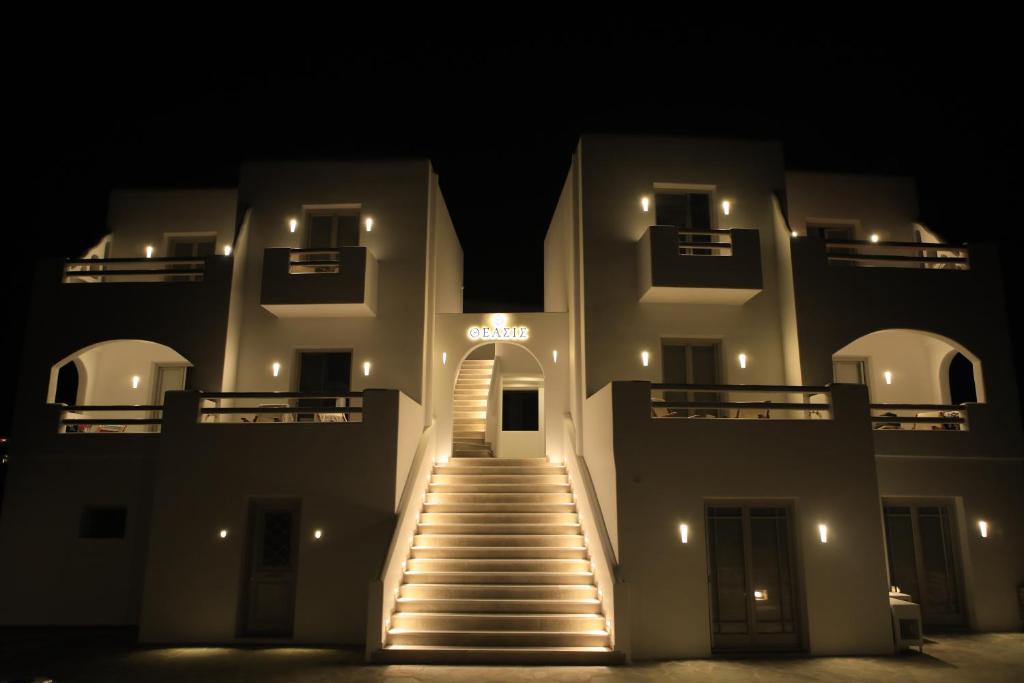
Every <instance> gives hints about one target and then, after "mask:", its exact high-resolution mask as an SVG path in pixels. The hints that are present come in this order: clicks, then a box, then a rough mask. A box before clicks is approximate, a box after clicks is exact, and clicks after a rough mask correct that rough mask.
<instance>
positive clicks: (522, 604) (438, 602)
mask: <svg viewBox="0 0 1024 683" xmlns="http://www.w3.org/2000/svg"><path fill="white" fill-rule="evenodd" d="M396 610H397V611H398V612H414V613H419V614H424V613H439V614H444V613H452V612H453V613H457V614H467V613H474V612H476V613H480V612H483V613H485V614H498V613H502V612H512V613H519V614H600V613H601V601H600V600H595V599H585V600H515V599H507V598H506V599H501V598H476V599H459V598H399V599H398V600H397V602H396ZM602 618H603V617H602ZM392 624H394V621H392Z"/></svg>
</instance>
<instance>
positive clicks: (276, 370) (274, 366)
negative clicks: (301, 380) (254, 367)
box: [270, 361, 281, 377]
mask: <svg viewBox="0 0 1024 683" xmlns="http://www.w3.org/2000/svg"><path fill="white" fill-rule="evenodd" d="M270 371H271V372H272V373H274V377H277V376H278V375H280V374H281V364H280V363H278V362H277V361H274V362H273V363H272V364H271V365H270Z"/></svg>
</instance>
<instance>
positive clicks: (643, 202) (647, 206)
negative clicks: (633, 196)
mask: <svg viewBox="0 0 1024 683" xmlns="http://www.w3.org/2000/svg"><path fill="white" fill-rule="evenodd" d="M640 208H641V209H643V211H644V213H647V212H648V211H650V210H651V199H650V197H647V196H644V197H641V198H640Z"/></svg>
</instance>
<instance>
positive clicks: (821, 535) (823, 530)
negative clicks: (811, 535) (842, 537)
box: [818, 524, 828, 543]
mask: <svg viewBox="0 0 1024 683" xmlns="http://www.w3.org/2000/svg"><path fill="white" fill-rule="evenodd" d="M818 539H819V540H820V541H821V542H822V543H828V525H827V524H819V525H818Z"/></svg>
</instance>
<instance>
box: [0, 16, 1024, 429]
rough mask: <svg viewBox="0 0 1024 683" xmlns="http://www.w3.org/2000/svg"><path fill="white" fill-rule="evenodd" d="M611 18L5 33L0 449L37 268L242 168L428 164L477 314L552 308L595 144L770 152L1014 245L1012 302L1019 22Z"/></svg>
mask: <svg viewBox="0 0 1024 683" xmlns="http://www.w3.org/2000/svg"><path fill="white" fill-rule="evenodd" d="M250 9H252V8H250ZM619 11H621V12H623V15H622V16H621V17H616V18H615V20H614V21H612V22H610V23H609V25H608V26H605V27H603V28H598V29H593V30H588V31H583V30H565V31H561V32H559V31H554V30H546V29H543V27H544V26H545V25H546V21H545V20H544V19H543V18H537V19H536V22H535V25H534V26H532V27H531V28H529V29H522V30H520V31H519V32H517V33H513V32H512V31H510V30H507V31H505V32H503V34H502V35H497V34H496V33H494V31H493V27H492V26H487V25H482V24H480V23H477V24H475V25H468V24H467V25H466V26H465V27H464V28H458V29H455V30H449V31H446V32H442V31H438V30H437V29H436V28H434V27H432V26H428V25H426V24H424V25H421V26H418V27H413V28H409V29H405V30H397V29H395V27H394V26H392V25H391V24H380V23H372V24H366V23H360V22H359V21H356V20H354V19H352V20H350V21H349V22H348V23H331V22H329V21H327V20H326V19H324V20H323V21H321V20H320V18H318V17H315V16H311V17H307V19H306V21H305V22H304V23H302V24H301V25H285V24H282V25H281V26H279V27H278V28H277V29H276V30H275V33H271V34H267V33H259V32H256V31H254V30H252V29H251V28H248V27H244V28H243V27H242V26H241V25H240V24H239V25H233V26H227V27H223V28H221V27H218V28H217V29H216V30H214V29H208V30H206V31H201V30H197V29H196V25H201V24H202V23H203V21H204V20H205V17H203V16H201V15H200V16H198V17H196V18H194V20H192V21H190V22H189V23H190V25H189V26H186V27H176V28H175V30H169V31H166V32H165V33H163V34H161V35H160V36H159V37H158V36H157V35H156V32H155V28H156V27H163V28H167V27H166V26H164V25H163V21H164V19H163V18H161V17H158V16H156V17H148V18H147V19H146V21H145V22H142V23H141V24H138V25H135V26H132V27H130V28H129V27H125V28H124V29H123V30H121V29H118V30H110V31H108V32H105V33H103V34H101V33H98V32H96V30H95V29H94V28H93V27H91V26H85V25H83V26H81V27H75V26H70V25H69V26H65V27H63V28H54V27H53V26H51V25H47V28H46V30H45V31H42V30H39V31H36V30H35V29H33V28H32V26H28V25H22V26H16V25H15V24H10V25H9V26H8V28H9V30H10V31H11V32H12V33H17V34H23V36H22V37H23V38H25V39H26V41H25V45H24V46H22V47H19V48H18V49H17V52H11V51H10V50H9V49H5V51H7V52H8V56H9V59H8V61H7V62H6V64H5V72H6V75H5V77H4V79H5V81H6V85H5V91H6V94H7V97H5V100H6V103H5V105H4V108H5V112H6V113H7V115H8V116H10V117H11V120H12V121H13V122H12V123H9V124H7V125H6V126H5V128H6V131H7V136H6V137H7V142H6V147H7V149H8V150H9V152H10V151H13V154H10V155H8V156H7V161H8V164H7V167H8V171H10V172H12V175H13V176H15V177H16V181H15V184H13V185H9V187H10V188H14V190H15V195H14V196H13V197H11V198H10V199H9V201H8V202H7V207H8V211H9V213H8V215H7V216H5V217H4V224H5V227H4V229H3V232H4V237H5V245H6V246H5V249H4V251H3V270H4V294H3V297H2V302H0V303H2V315H3V319H4V320H5V321H6V331H5V332H4V334H3V355H2V358H3V359H4V362H3V363H0V434H7V433H9V430H10V422H11V404H12V397H13V394H14V382H15V381H16V378H17V368H18V362H17V361H18V358H19V357H20V353H21V344H22V335H23V325H24V318H25V312H26V308H27V305H26V301H27V296H28V292H27V289H26V283H27V282H28V281H29V276H30V272H31V268H32V262H33V261H34V260H35V259H38V258H43V257H52V256H61V257H63V256H75V255H78V254H80V253H81V252H82V251H84V250H85V249H86V248H88V247H89V246H91V245H92V244H94V243H95V242H96V240H97V239H98V238H99V237H100V236H102V235H103V234H104V233H105V228H104V222H105V214H106V202H107V195H108V193H109V191H110V190H111V189H112V188H115V187H165V186H171V187H192V186H210V185H214V186H218V185H219V186H232V185H233V184H234V183H235V181H236V174H237V165H238V162H239V161H241V160H243V159H256V158H295V159H304V158H309V159H314V158H378V157H383V158H387V157H429V158H430V159H432V160H433V162H434V165H435V169H436V170H437V172H438V173H439V175H440V178H441V186H442V190H443V192H444V195H445V199H446V202H447V204H448V207H449V210H450V211H451V214H452V218H453V220H454V223H455V227H456V230H457V231H458V233H459V238H460V240H461V241H462V246H463V249H464V252H465V308H466V310H467V311H485V310H498V309H500V310H508V311H515V310H531V309H540V308H541V307H542V294H543V291H542V288H543V274H542V248H541V247H542V243H543V238H544V233H545V230H546V228H547V225H548V221H549V219H550V217H551V213H552V211H553V209H554V205H555V200H556V198H557V196H558V193H559V191H560V189H561V186H562V182H563V180H564V177H565V173H566V171H567V169H568V164H569V158H570V155H571V153H572V151H573V149H574V146H575V143H576V140H577V138H578V136H579V135H580V133H582V132H622V133H641V134H643V133H650V134H680V135H700V136H728V137H741V138H749V137H757V138H774V139H779V140H782V141H783V143H784V144H785V148H786V157H787V165H788V166H789V167H790V168H793V169H816V170H834V171H849V172H867V173H881V174H906V175H911V176H913V177H914V178H915V179H916V180H917V183H918V188H919V193H920V203H921V215H920V218H921V220H922V221H923V222H924V223H926V224H927V225H928V226H929V227H931V228H932V229H934V230H935V231H937V232H939V233H940V234H941V235H943V236H944V237H946V238H947V239H948V240H950V241H952V242H963V241H973V242H981V241H991V242H997V243H999V244H1000V245H1001V248H1002V256H1003V264H1004V273H1005V277H1006V281H1007V289H1008V292H1010V291H1012V290H1013V289H1014V288H1015V287H1016V286H1017V285H1018V283H1019V281H1020V277H1021V276H1020V267H1019V265H1018V263H1017V254H1019V253H1020V250H1021V246H1022V238H1021V235H1020V228H1019V218H1018V213H1019V210H1018V208H1017V204H1018V202H1019V201H1020V193H1019V191H1018V185H1017V182H1016V178H1015V177H1013V176H1014V174H1015V173H1016V166H1017V165H1018V163H1019V151H1020V110H1019V103H1018V101H1017V100H1018V98H1019V95H1020V92H1019V91H1020V83H1019V81H1020V74H1019V64H1020V61H1021V60H1020V57H1021V56H1020V53H1019V52H1020V51H1019V49H1018V47H1017V39H1016V36H1015V35H1013V34H1012V33H1011V32H1010V31H1011V28H1010V27H1011V22H1009V20H1008V19H1007V20H1005V21H1000V19H999V17H998V16H990V15H986V16H984V17H980V19H979V21H978V23H977V24H976V25H972V24H971V23H970V22H969V21H967V20H965V19H963V18H962V17H958V18H956V20H955V21H950V22H949V23H947V24H945V25H941V26H940V25H923V24H921V23H915V24H906V25H894V24H893V22H892V20H891V19H890V18H886V17H879V18H878V20H877V21H873V22H871V23H870V24H867V25H865V26H860V27H848V28H843V29H836V28H830V25H829V24H828V23H827V22H825V21H824V20H823V21H822V22H820V23H814V24H809V25H794V24H791V23H758V24H751V25H746V26H744V25H738V24H736V23H735V22H736V21H737V20H736V19H735V18H732V19H730V21H729V22H723V23H722V24H720V25H718V26H717V27H711V28H694V27H691V24H690V23H689V22H688V21H686V20H684V19H683V18H677V17H659V16H657V15H656V14H655V13H653V11H651V12H648V11H647V10H646V9H644V10H643V11H641V8H640V7H639V6H636V7H634V6H629V7H622V8H619ZM467 12H468V10H467ZM737 12H738V8H737ZM125 19H136V20H137V19H138V18H137V17H134V18H133V17H125V16H122V17H121V18H120V19H119V20H118V21H124V20H125ZM462 19H463V20H466V19H475V20H476V21H477V22H479V21H480V18H479V17H476V18H474V17H472V16H463V17H462ZM332 21H333V20H332ZM453 25H455V24H453ZM843 25H844V26H846V25H847V24H846V23H845V22H843ZM460 26H461V25H460ZM1004 26H1006V27H1007V28H1003V27H1004ZM8 48H10V46H9V45H8ZM1008 300H1009V301H1010V302H1011V311H1010V313H1011V324H1012V325H1013V329H1014V335H1015V340H1014V341H1015V346H1016V347H1019V346H1020V341H1021V339H1022V334H1024V331H1022V319H1021V315H1020V313H1019V310H1018V307H1016V306H1015V305H1014V302H1015V298H1014V297H1013V296H1010V297H1009V299H1008ZM54 314H55V315H59V311H55V312H54Z"/></svg>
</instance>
